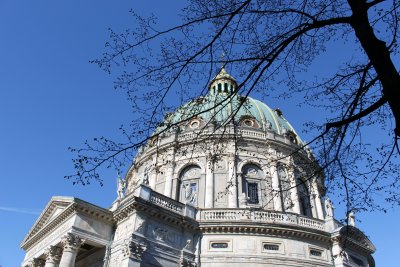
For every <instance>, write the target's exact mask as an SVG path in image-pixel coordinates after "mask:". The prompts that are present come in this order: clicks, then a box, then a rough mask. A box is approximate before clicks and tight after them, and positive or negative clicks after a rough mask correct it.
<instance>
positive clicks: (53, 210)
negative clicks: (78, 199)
mask: <svg viewBox="0 0 400 267" xmlns="http://www.w3.org/2000/svg"><path fill="white" fill-rule="evenodd" d="M73 202H74V198H72V197H52V198H51V200H50V201H49V203H47V205H46V207H45V208H44V210H43V212H42V213H41V214H40V216H39V218H38V219H37V220H36V222H35V224H34V225H33V226H32V228H31V229H30V230H29V232H28V234H27V235H26V237H25V238H24V240H23V241H22V246H23V244H25V243H26V242H28V241H29V240H30V239H31V237H33V236H34V235H35V234H36V233H38V232H40V230H42V229H43V228H44V227H46V226H47V225H48V224H49V223H51V222H52V221H54V220H55V219H56V218H57V217H58V216H59V215H60V214H61V213H62V212H63V211H64V210H65V209H67V208H68V207H69V206H70V205H72V204H73Z"/></svg>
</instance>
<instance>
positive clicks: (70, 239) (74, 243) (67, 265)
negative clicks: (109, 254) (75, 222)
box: [60, 233, 85, 267]
mask: <svg viewBox="0 0 400 267" xmlns="http://www.w3.org/2000/svg"><path fill="white" fill-rule="evenodd" d="M61 243H62V244H63V246H64V250H63V253H62V256H61V261H60V267H74V266H75V259H76V255H77V254H78V250H79V248H80V247H81V245H82V244H83V243H85V240H84V239H82V238H80V237H79V236H77V235H74V234H72V233H67V235H65V236H64V237H63V238H62V240H61Z"/></svg>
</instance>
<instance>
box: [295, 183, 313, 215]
mask: <svg viewBox="0 0 400 267" xmlns="http://www.w3.org/2000/svg"><path fill="white" fill-rule="evenodd" d="M296 182H297V192H298V194H299V205H300V213H301V214H302V215H305V216H309V217H312V211H311V202H310V194H309V191H308V188H307V185H306V183H305V182H304V181H303V180H301V179H297V181H296Z"/></svg>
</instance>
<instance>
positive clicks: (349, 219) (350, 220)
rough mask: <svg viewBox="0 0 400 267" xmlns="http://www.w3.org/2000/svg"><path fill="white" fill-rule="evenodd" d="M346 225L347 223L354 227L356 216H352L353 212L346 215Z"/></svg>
mask: <svg viewBox="0 0 400 267" xmlns="http://www.w3.org/2000/svg"><path fill="white" fill-rule="evenodd" d="M347 223H348V224H349V225H350V226H356V216H355V215H354V212H353V211H350V212H349V213H348V214H347Z"/></svg>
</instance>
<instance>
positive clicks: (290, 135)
mask: <svg viewBox="0 0 400 267" xmlns="http://www.w3.org/2000/svg"><path fill="white" fill-rule="evenodd" d="M286 136H287V137H288V138H289V140H290V142H292V143H293V144H297V138H296V134H295V133H294V132H292V131H291V130H288V131H287V132H286Z"/></svg>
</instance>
